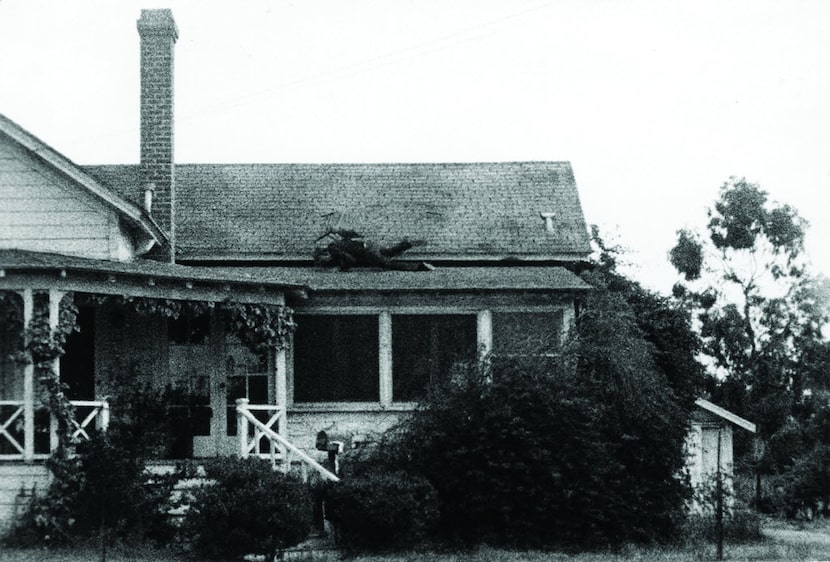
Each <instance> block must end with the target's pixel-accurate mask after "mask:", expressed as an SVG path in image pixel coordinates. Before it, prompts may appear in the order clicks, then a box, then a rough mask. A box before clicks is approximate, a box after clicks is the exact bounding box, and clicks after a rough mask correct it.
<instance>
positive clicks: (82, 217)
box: [0, 201, 109, 227]
mask: <svg viewBox="0 0 830 562" xmlns="http://www.w3.org/2000/svg"><path fill="white" fill-rule="evenodd" d="M4 203H5V201H4ZM0 224H2V225H6V226H9V227H13V226H39V227H43V226H48V225H55V224H58V225H61V226H67V227H68V226H78V227H80V226H84V225H92V226H100V227H106V226H107V225H108V224H109V220H108V217H106V216H105V215H102V214H101V213H96V212H95V211H86V212H84V211H78V212H76V211H60V210H57V211H44V212H41V213H19V212H16V211H7V210H6V209H0Z"/></svg>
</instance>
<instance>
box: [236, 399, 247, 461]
mask: <svg viewBox="0 0 830 562" xmlns="http://www.w3.org/2000/svg"><path fill="white" fill-rule="evenodd" d="M247 407H248V399H247V398H237V400H236V432H237V435H238V436H239V457H240V458H243V459H247V458H248V418H246V417H245V416H243V415H242V410H243V409H246V408H247Z"/></svg>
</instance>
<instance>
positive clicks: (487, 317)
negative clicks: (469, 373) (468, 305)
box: [476, 310, 493, 372]
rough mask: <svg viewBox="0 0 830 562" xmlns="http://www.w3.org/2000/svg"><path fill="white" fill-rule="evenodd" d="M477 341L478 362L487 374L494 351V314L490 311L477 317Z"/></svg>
mask: <svg viewBox="0 0 830 562" xmlns="http://www.w3.org/2000/svg"><path fill="white" fill-rule="evenodd" d="M476 339H477V343H478V362H479V365H480V367H481V369H483V370H484V371H485V372H487V371H488V370H489V369H488V367H489V360H490V353H491V352H492V351H493V313H492V312H491V311H490V310H480V311H479V312H478V314H477V315H476Z"/></svg>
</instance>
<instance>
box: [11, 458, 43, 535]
mask: <svg viewBox="0 0 830 562" xmlns="http://www.w3.org/2000/svg"><path fill="white" fill-rule="evenodd" d="M51 480H52V475H51V473H50V472H49V469H48V468H46V466H45V465H43V464H23V463H2V464H0V535H2V534H4V533H5V532H6V531H8V529H9V528H10V527H11V525H12V523H13V522H14V520H15V519H16V518H17V517H19V516H20V515H21V514H22V513H23V512H24V511H25V510H26V508H28V506H29V502H30V501H31V498H32V495H33V494H35V493H42V492H44V491H45V490H46V489H47V488H48V487H49V483H50V482H51Z"/></svg>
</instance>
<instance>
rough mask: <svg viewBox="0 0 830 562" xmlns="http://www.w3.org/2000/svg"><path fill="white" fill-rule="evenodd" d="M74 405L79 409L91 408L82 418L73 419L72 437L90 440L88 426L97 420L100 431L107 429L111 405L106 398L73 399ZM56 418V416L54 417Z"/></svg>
mask: <svg viewBox="0 0 830 562" xmlns="http://www.w3.org/2000/svg"><path fill="white" fill-rule="evenodd" d="M72 405H73V406H75V408H76V410H77V409H87V408H89V409H90V412H89V413H88V414H87V415H86V416H85V417H84V418H83V420H81V421H80V422H79V421H78V420H72V427H73V431H72V439H73V440H74V439H78V438H80V437H83V438H84V439H85V440H87V441H88V440H89V433H87V428H88V427H89V425H90V424H91V423H92V422H93V421H95V427H96V428H97V429H98V430H99V431H102V432H104V431H106V430H107V429H109V426H110V405H109V402H107V401H106V400H72ZM53 419H54V417H53Z"/></svg>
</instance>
